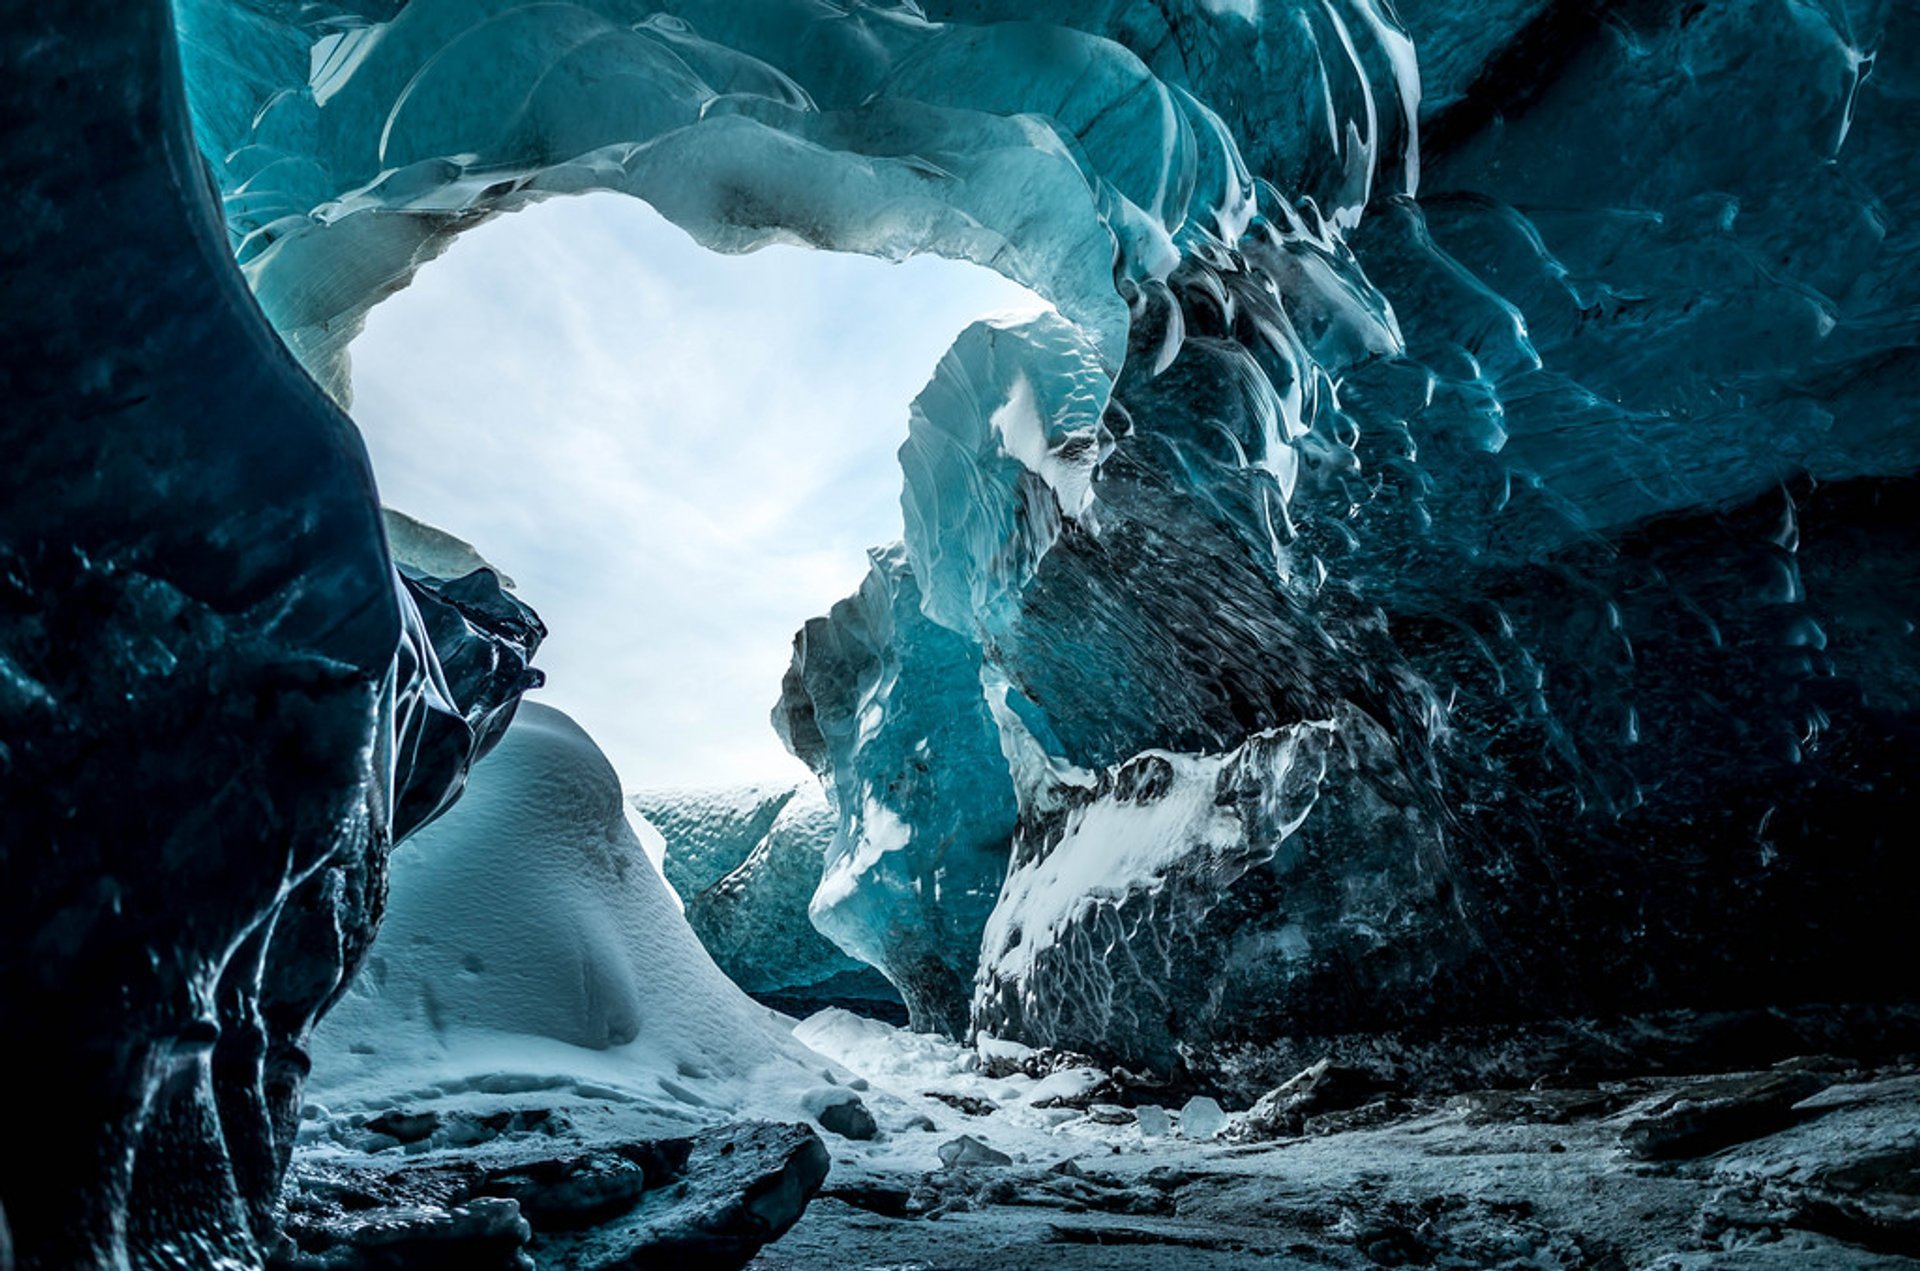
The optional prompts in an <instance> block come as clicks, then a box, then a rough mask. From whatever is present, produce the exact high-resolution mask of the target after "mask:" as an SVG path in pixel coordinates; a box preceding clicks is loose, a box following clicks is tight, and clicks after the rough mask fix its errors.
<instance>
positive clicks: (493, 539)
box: [353, 194, 1038, 789]
mask: <svg viewBox="0 0 1920 1271" xmlns="http://www.w3.org/2000/svg"><path fill="white" fill-rule="evenodd" d="M1037 304H1038V301H1037V300H1035V299H1034V298H1033V296H1032V294H1031V293H1030V292H1027V291H1025V290H1024V289H1023V288H1020V287H1018V286H1016V285H1015V284H1013V283H1010V282H1008V281H1006V280H1005V279H1003V278H1000V277H999V276H998V275H996V274H993V273H990V272H988V271H987V270H984V269H979V268H977V267H974V266H971V265H963V264H958V263H955V262H951V261H945V260H938V259H934V258H917V259H914V260H911V261H908V262H906V263H905V264H900V265H893V264H888V263H885V262H882V261H876V260H871V259H867V258H865V257H858V256H843V255H836V254H830V253H826V252H817V251H808V250H804V249H801V248H788V247H775V248H769V249H767V250H764V251H760V252H755V253H752V254H749V255H745V256H721V255H718V254H715V253H712V252H708V251H706V250H705V249H703V248H701V247H699V246H697V245H696V244H695V243H694V242H693V241H692V240H691V239H689V238H688V237H687V236H686V235H685V234H683V233H682V232H681V231H680V230H678V229H676V228H674V227H673V226H672V225H670V224H668V223H667V222H666V221H665V220H664V219H662V218H661V217H660V216H659V215H658V214H657V213H655V212H654V211H653V209H652V208H650V207H648V206H647V205H646V204H644V203H641V202H640V201H638V200H637V199H631V198H627V197H624V196H620V195H611V194H602V195H589V196H585V197H579V198H562V199H555V200H551V201H549V202H546V203H542V204H539V205H537V206H535V207H533V208H531V209H529V210H527V211H524V212H520V213H516V214H514V215H512V216H507V217H502V218H500V219H498V220H495V221H493V222H491V223H489V224H487V225H484V226H482V227H480V228H479V229H477V230H474V231H472V232H471V233H468V234H466V235H464V236H463V237H462V238H461V239H460V240H459V241H458V242H456V243H455V244H454V246H453V248H452V249H451V250H450V251H448V252H447V254H446V255H445V256H443V257H441V258H440V259H439V260H437V261H435V262H433V263H432V264H429V265H428V266H427V267H426V268H425V269H423V270H422V271H421V272H420V274H419V275H418V277H417V279H416V280H415V282H414V283H413V285H412V286H411V287H409V288H408V289H407V290H405V291H403V292H401V293H400V294H399V295H397V296H395V297H394V298H392V299H391V300H388V301H387V302H386V303H384V304H382V305H381V306H380V307H379V308H377V309H375V310H374V311H373V313H372V315H371V316H370V317H369V318H368V321H367V328H366V332H365V333H364V334H363V335H362V336H361V337H360V338H359V339H358V340H356V341H355V343H354V345H353V392H354V405H353V415H354V418H355V419H356V420H357V421H359V424H360V427H361V429H362V431H363V432H364V433H365V434H366V438H367V446H368V448H369V450H371V452H372V454H373V466H374V472H375V474H376V476H377V477H378V480H379V482H380V490H381V497H382V499H383V500H384V501H385V502H386V503H387V504H388V505H389V506H391V507H395V508H398V509H400V510H401V511H403V512H407V513H409V514H411V515H413V516H415V517H418V518H420V519H421V520H424V521H427V522H428V523H430V524H433V525H438V526H439V527H440V528H442V529H445V530H447V531H449V532H451V533H454V534H457V535H459V536H460V537H462V538H464V539H466V540H467V541H469V542H471V543H472V544H474V546H475V547H477V548H478V549H479V550H480V552H481V554H482V555H484V556H486V557H487V558H488V559H490V560H492V561H493V562H494V563H496V564H497V565H499V566H500V567H501V568H502V569H504V570H505V571H506V572H507V573H508V574H510V575H511V576H512V577H513V578H514V579H515V581H516V582H517V583H518V584H519V588H518V594H519V595H520V597H521V598H522V599H524V600H525V601H526V602H527V603H528V604H530V605H532V606H533V607H534V608H535V609H536V610H538V611H539V613H540V615H541V617H542V618H543V619H544V620H545V621H546V623H547V627H548V629H549V631H550V632H551V634H550V636H549V638H548V642H547V643H546V644H545V645H544V646H543V647H542V648H541V650H540V655H539V657H538V658H537V659H535V665H537V666H543V667H545V669H546V672H547V677H548V680H547V685H548V686H547V687H546V688H545V689H543V690H541V691H540V692H539V693H538V694H537V695H536V696H537V700H542V701H545V702H547V703H549V704H551V705H554V706H558V707H559V708H560V709H562V710H564V711H566V712H568V713H569V714H571V715H573V716H574V717H575V718H576V719H577V720H579V721H580V723H581V724H582V725H584V726H585V728H586V729H587V731H588V732H590V733H591V734H593V736H594V738H595V739H596V740H597V741H598V742H599V743H600V746H601V748H602V749H603V750H605V751H606V752H607V754H608V756H609V757H610V758H611V759H612V760H613V762H614V766H615V767H616V768H617V769H618V770H619V772H620V776H621V779H622V781H623V782H624V783H625V784H626V785H627V786H628V787H629V788H630V789H631V788H638V787H641V786H656V785H693V784H699V785H707V784H729V783H733V782H736V781H751V780H765V779H770V778H799V777H801V776H804V775H805V772H806V770H805V769H804V768H803V767H802V766H801V765H800V764H799V762H798V761H797V760H795V759H793V758H792V757H791V756H789V755H788V754H787V753H786V751H785V750H784V749H783V748H782V747H781V745H780V742H779V740H778V738H776V737H775V736H774V734H773V730H772V728H771V727H770V726H769V725H768V723H767V712H768V710H769V709H770V708H771V706H772V705H773V702H774V699H775V698H776V697H778V695H779V690H780V677H781V675H782V673H783V672H784V671H785V669H786V665H787V658H788V654H789V650H790V647H791V642H792V638H793V633H794V631H795V630H796V629H797V628H798V627H799V625H800V624H801V623H802V622H803V621H805V620H806V619H807V618H809V617H811V616H813V615H815V614H819V613H824V612H825V611H826V608H827V606H828V605H830V604H832V602H833V601H835V600H837V599H839V598H840V597H841V596H844V595H846V594H848V593H850V592H851V591H852V590H853V588H854V587H856V586H857V585H858V583H859V580H860V579H861V577H862V576H863V575H864V574H865V570H866V549H867V548H868V547H870V546H872V545H875V544H878V543H884V542H890V541H892V540H894V539H897V538H898V537H899V536H900V466H899V461H898V459H897V458H896V457H895V454H894V452H895V451H896V450H897V449H898V447H899V445H900V442H901V441H902V440H903V439H904V438H905V436H906V418H907V404H908V403H909V402H910V401H912V399H913V397H914V395H915V394H916V393H918V392H919V390H920V388H921V387H922V386H923V385H924V384H925V383H926V380H927V377H928V376H929V375H930V374H931V373H932V371H933V367H934V364H935V363H936V362H937V361H938V360H939V358H940V355H941V354H942V353H944V352H945V351H946V349H947V346H948V345H949V344H951V343H952V341H953V338H954V337H955V336H956V335H958V334H959V332H960V331H961V330H962V329H963V328H964V327H965V326H966V325H967V324H968V323H970V322H972V321H974V320H975V319H976V318H979V317H981V316H983V315H985V314H988V313H991V312H996V311H1000V310H1004V309H1008V308H1021V307H1025V308H1032V307H1035V306H1037Z"/></svg>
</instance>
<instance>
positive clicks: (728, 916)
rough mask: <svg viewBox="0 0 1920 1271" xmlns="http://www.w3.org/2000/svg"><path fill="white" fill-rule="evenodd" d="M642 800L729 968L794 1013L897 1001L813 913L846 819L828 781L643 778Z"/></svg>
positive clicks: (881, 1007) (691, 912)
mask: <svg viewBox="0 0 1920 1271" xmlns="http://www.w3.org/2000/svg"><path fill="white" fill-rule="evenodd" d="M632 802H633V804H634V806H635V808H636V809H638V810H639V812H640V813H641V815H642V816H643V817H644V818H645V821H644V828H645V829H647V830H649V831H651V832H652V833H654V834H657V835H659V836H660V839H661V845H662V849H663V854H664V868H665V872H666V876H667V878H668V879H669V880H670V881H671V882H672V883H673V884H674V886H675V887H676V888H677V889H679V890H680V891H681V893H682V895H683V897H684V900H685V906H686V918H687V924H688V925H689V926H690V927H692V928H693V931H694V934H695V935H697V936H699V937H700V942H701V943H702V944H703V945H705V946H706V949H707V951H708V952H709V953H710V954H712V956H713V959H714V961H715V962H716V963H718V964H719V966H720V969H721V970H723V971H725V972H726V974H727V978H728V979H730V980H732V981H733V982H734V983H735V984H737V985H739V986H740V987H741V988H742V989H744V990H746V991H747V992H748V993H750V994H752V995H753V996H754V997H755V998H756V999H758V1000H759V1001H762V1002H765V1003H766V1004H768V1005H770V1006H773V1007H775V1008H777V1009H780V1010H783V1011H786V1012H788V1013H790V1014H795V1015H811V1014H813V1013H814V1011H816V1010H818V1009H820V1008H821V1007H823V1006H829V1005H846V1006H850V1007H854V1008H856V1009H860V1010H862V1011H864V1012H866V1013H869V1014H872V1013H875V1012H878V1013H881V1014H883V1015H894V1014H895V1013H896V1012H897V1011H898V1009H899V997H898V995H897V994H896V993H895V992H894V990H893V988H892V986H891V985H890V984H888V982H887V981H886V979H885V978H884V977H882V976H881V975H880V974H879V973H878V972H877V971H875V970H874V969H873V968H872V967H870V966H868V965H867V964H866V963H864V962H861V961H859V960H858V959H856V958H853V957H849V956H848V955H847V954H846V953H844V952H842V951H841V950H840V949H839V948H837V947H835V945H834V944H833V943H832V942H831V941H829V940H828V939H827V938H826V937H825V936H823V935H821V934H820V933H819V932H818V931H816V930H815V929H814V926H813V923H812V921H811V920H810V919H809V917H808V913H807V910H808V906H809V904H810V903H811V901H812V899H813V893H814V889H815V888H816V887H818V886H819V883H820V872H821V866H822V858H823V857H824V856H825V855H826V853H827V851H828V849H829V848H830V847H831V846H832V844H833V841H834V834H835V832H836V831H837V829H838V820H837V818H836V817H835V815H834V811H833V806H832V805H831V804H830V803H828V801H827V799H826V796H825V795H824V794H823V793H822V792H821V790H820V787H819V785H818V784H816V783H814V782H810V781H809V782H804V783H802V784H800V785H797V786H792V787H787V788H775V787H768V786H749V787H744V788H739V789H719V790H651V791H648V790H643V791H641V792H640V793H638V794H636V795H634V796H633V797H632Z"/></svg>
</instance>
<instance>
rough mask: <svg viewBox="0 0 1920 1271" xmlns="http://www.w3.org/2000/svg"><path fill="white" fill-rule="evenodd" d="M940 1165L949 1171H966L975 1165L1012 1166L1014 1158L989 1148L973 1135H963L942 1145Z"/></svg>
mask: <svg viewBox="0 0 1920 1271" xmlns="http://www.w3.org/2000/svg"><path fill="white" fill-rule="evenodd" d="M940 1163H941V1164H942V1165H945V1166H946V1167H947V1168H948V1169H964V1168H967V1167H968V1166H973V1165H1011V1164H1013V1158H1012V1157H1011V1156H1008V1155H1007V1154H1006V1153H1005V1152H1002V1151H1000V1150H999V1149H997V1148H991V1147H988V1146H987V1145H986V1144H985V1143H982V1142H981V1141H980V1140H979V1139H976V1138H974V1137H973V1136H972V1135H971V1134H963V1135H961V1136H960V1137H959V1138H957V1139H954V1140H952V1141H950V1142H947V1143H942V1144H941V1145H940Z"/></svg>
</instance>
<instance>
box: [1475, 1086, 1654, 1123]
mask: <svg viewBox="0 0 1920 1271" xmlns="http://www.w3.org/2000/svg"><path fill="white" fill-rule="evenodd" d="M1628 1099H1629V1096H1627V1095H1626V1094H1623V1093H1618V1092H1608V1091H1603V1090H1553V1089H1546V1090H1474V1091H1470V1092H1469V1093H1467V1094H1463V1095H1460V1096H1458V1097H1456V1098H1455V1099H1454V1100H1453V1106H1454V1107H1456V1108H1458V1109H1460V1110H1461V1111H1462V1112H1463V1113H1465V1115H1466V1119H1467V1122H1468V1124H1470V1125H1500V1124H1513V1123H1516V1122H1519V1123H1525V1124H1540V1125H1566V1124H1568V1123H1569V1122H1573V1121H1584V1120H1589V1119H1591V1118H1594V1117H1604V1116H1610V1115H1611V1114H1613V1113H1615V1112H1618V1111H1619V1110H1620V1109H1621V1108H1623V1107H1625V1106H1626V1104H1627V1102H1628Z"/></svg>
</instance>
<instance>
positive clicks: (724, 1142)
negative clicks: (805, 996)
mask: <svg viewBox="0 0 1920 1271" xmlns="http://www.w3.org/2000/svg"><path fill="white" fill-rule="evenodd" d="M828 1163H829V1161H828V1156H827V1149H826V1146H825V1144H823V1143H822V1142H821V1141H820V1136H819V1135H817V1134H815V1133H814V1132H813V1131H812V1130H811V1129H810V1128H808V1127H807V1126H804V1125H772V1124H759V1123H748V1124H740V1125H731V1126H721V1127H719V1128H717V1129H713V1130H709V1131H706V1132H705V1133H703V1134H700V1135H696V1136H695V1137H694V1139H693V1146H692V1151H691V1152H690V1153H689V1155H688V1157H687V1159H686V1164H685V1167H684V1173H683V1174H682V1175H681V1176H680V1177H679V1178H678V1179H677V1180H676V1181H675V1182H673V1183H672V1184H671V1185H670V1186H664V1187H652V1188H650V1189H649V1190H648V1191H647V1193H646V1194H645V1195H644V1196H643V1197H642V1198H641V1200H640V1203H639V1204H638V1205H637V1206H635V1207H634V1208H633V1209H631V1210H630V1211H628V1212H627V1213H625V1214H623V1215H621V1216H620V1217H618V1218H616V1219H614V1220H612V1221H609V1222H606V1223H603V1224H602V1225H599V1226H596V1227H593V1228H590V1229H588V1230H585V1231H581V1232H577V1233H570V1234H562V1235H554V1236H549V1235H548V1234H547V1233H546V1232H540V1233H538V1234H537V1235H536V1236H535V1239H534V1242H533V1253H534V1255H535V1257H536V1258H537V1259H538V1260H539V1261H540V1263H541V1264H542V1265H543V1266H556V1267H568V1268H573V1269H575V1271H614V1269H615V1268H628V1267H638V1266H649V1267H650V1266H661V1267H668V1266H671V1267H685V1268H689V1271H694V1269H698V1271H718V1269H720V1268H733V1267H742V1266H745V1265H746V1264H747V1263H748V1262H749V1261H750V1260H751V1259H752V1258H753V1255H754V1253H755V1252H756V1251H758V1250H759V1248H760V1247H761V1246H762V1245H764V1244H766V1243H767V1242H768V1241H771V1240H775V1239H778V1238H779V1236H780V1235H781V1234H782V1233H784V1232H785V1231H786V1230H787V1228H789V1227H791V1226H792V1225H793V1224H794V1223H795V1222H796V1221H798V1220H799V1218H800V1215H801V1213H802V1212H804V1211H805V1209H806V1207H807V1201H808V1200H809V1199H811V1198H812V1196H813V1194H814V1193H815V1192H817V1191H818V1190H819V1189H820V1185H821V1183H823V1182H824V1181H825V1180H826V1177H827V1168H828Z"/></svg>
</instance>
